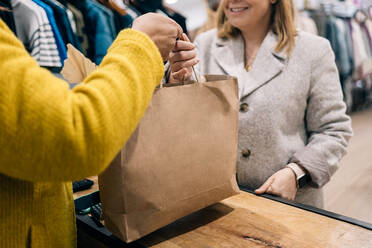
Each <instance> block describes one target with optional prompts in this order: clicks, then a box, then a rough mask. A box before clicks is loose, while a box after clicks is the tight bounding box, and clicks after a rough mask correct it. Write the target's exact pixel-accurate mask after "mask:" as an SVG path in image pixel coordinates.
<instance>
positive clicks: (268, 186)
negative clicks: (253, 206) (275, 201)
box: [255, 168, 297, 201]
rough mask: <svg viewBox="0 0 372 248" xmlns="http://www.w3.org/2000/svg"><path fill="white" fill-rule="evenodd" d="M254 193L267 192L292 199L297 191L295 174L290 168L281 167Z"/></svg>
mask: <svg viewBox="0 0 372 248" xmlns="http://www.w3.org/2000/svg"><path fill="white" fill-rule="evenodd" d="M255 193H256V194H259V195H261V194H264V193H268V194H272V195H277V196H280V197H282V198H285V199H288V200H291V201H293V200H294V198H295V197H296V193H297V181H296V175H295V173H294V172H293V170H292V169H290V168H285V169H282V170H280V171H278V172H276V173H275V174H274V175H272V176H271V177H269V179H267V180H266V182H265V183H264V184H263V185H262V186H261V187H260V188H258V189H256V190H255Z"/></svg>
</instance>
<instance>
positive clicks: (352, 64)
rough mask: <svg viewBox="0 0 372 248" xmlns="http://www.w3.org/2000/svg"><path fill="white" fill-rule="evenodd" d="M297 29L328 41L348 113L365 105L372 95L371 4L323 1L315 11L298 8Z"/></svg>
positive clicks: (365, 2) (333, 0) (334, 0)
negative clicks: (332, 52)
mask: <svg viewBox="0 0 372 248" xmlns="http://www.w3.org/2000/svg"><path fill="white" fill-rule="evenodd" d="M369 10H371V11H369ZM304 13H306V14H304ZM305 19H306V20H305ZM304 23H305V25H304ZM298 26H299V28H300V29H302V30H305V31H311V32H312V33H314V34H319V35H320V36H323V37H325V38H327V39H328V40H329V41H330V44H331V46H332V48H333V50H334V52H335V56H336V64H337V67H338V71H339V75H340V81H341V86H342V88H343V92H344V96H345V102H346V103H347V105H348V109H349V111H354V110H357V109H359V108H360V106H365V105H368V104H369V101H370V98H371V97H370V95H372V94H370V92H372V5H367V1H358V3H355V2H354V1H336V0H325V1H322V2H320V3H319V5H318V8H317V9H313V8H311V9H306V8H305V9H300V10H299V15H298ZM314 26H315V27H316V28H315V31H312V30H314Z"/></svg>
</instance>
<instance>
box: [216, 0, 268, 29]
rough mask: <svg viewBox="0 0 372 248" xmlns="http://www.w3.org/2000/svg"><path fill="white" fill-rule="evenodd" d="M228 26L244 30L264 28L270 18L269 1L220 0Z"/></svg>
mask: <svg viewBox="0 0 372 248" xmlns="http://www.w3.org/2000/svg"><path fill="white" fill-rule="evenodd" d="M221 4H223V7H224V12H225V15H226V17H227V19H228V20H229V22H230V24H231V25H232V26H233V27H235V28H237V29H239V30H245V29H247V28H248V29H249V28H252V27H259V26H262V28H266V26H267V25H269V23H270V18H271V6H272V1H271V0H222V3H221Z"/></svg>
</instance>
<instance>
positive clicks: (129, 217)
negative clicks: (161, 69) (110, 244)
mask: <svg viewBox="0 0 372 248" xmlns="http://www.w3.org/2000/svg"><path fill="white" fill-rule="evenodd" d="M205 79H206V80H207V82H204V83H192V84H186V85H172V86H170V87H162V88H159V89H156V90H155V93H154V96H153V98H152V101H151V103H150V105H149V107H148V109H147V110H146V112H145V115H144V117H143V119H142V120H141V121H140V123H139V125H138V127H137V129H136V131H135V132H134V133H133V134H132V136H131V137H130V139H129V140H128V142H127V143H126V145H125V147H124V148H123V149H122V150H121V152H120V153H119V155H118V156H117V157H116V158H115V159H114V161H113V162H112V163H111V165H110V166H109V168H108V169H107V170H106V171H105V172H104V173H103V174H101V175H100V176H99V187H100V195H101V202H102V209H103V215H104V220H105V226H106V228H107V229H108V230H110V231H111V232H112V233H113V234H115V235H116V236H117V237H119V238H121V239H122V240H124V241H126V242H131V241H134V240H136V239H139V238H141V237H143V236H145V235H147V234H149V233H151V232H153V231H155V230H157V229H159V228H161V227H164V226H166V225H167V224H170V223H172V222H174V221H175V220H177V219H179V218H181V217H184V216H186V215H188V214H191V213H193V212H195V211H197V210H200V209H202V208H204V207H207V206H210V205H212V204H214V203H217V202H219V201H221V200H223V199H225V198H228V197H230V196H233V195H235V194H237V193H239V189H238V186H237V183H236V160H237V144H238V112H239V110H238V85H237V79H236V78H233V77H229V76H212V75H209V76H205Z"/></svg>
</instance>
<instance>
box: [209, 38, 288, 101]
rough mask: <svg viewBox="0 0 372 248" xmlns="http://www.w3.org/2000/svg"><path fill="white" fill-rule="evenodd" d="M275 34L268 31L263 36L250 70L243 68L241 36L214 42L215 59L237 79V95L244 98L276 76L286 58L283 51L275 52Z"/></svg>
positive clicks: (242, 42) (282, 67)
mask: <svg viewBox="0 0 372 248" xmlns="http://www.w3.org/2000/svg"><path fill="white" fill-rule="evenodd" d="M276 43H277V36H276V35H275V34H274V33H273V32H271V31H270V32H269V33H268V34H267V36H266V37H265V39H264V41H263V43H262V45H261V47H260V49H259V51H258V53H257V56H256V59H255V61H254V63H253V66H252V69H251V71H250V72H246V71H245V69H244V41H243V38H242V37H241V36H239V37H238V38H235V39H229V40H221V39H219V40H218V41H217V43H216V51H215V52H214V55H215V59H216V61H217V63H218V64H219V66H220V67H221V68H222V69H223V70H224V71H225V73H226V74H228V75H232V76H237V77H238V79H239V95H240V98H244V97H246V96H248V95H249V94H251V93H252V92H253V91H255V90H256V89H258V88H260V87H261V86H262V85H264V84H266V83H268V82H270V81H271V80H272V79H274V78H275V77H277V76H278V75H279V74H280V73H281V72H282V71H283V69H284V67H285V63H286V60H287V55H286V53H285V52H275V46H276Z"/></svg>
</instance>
